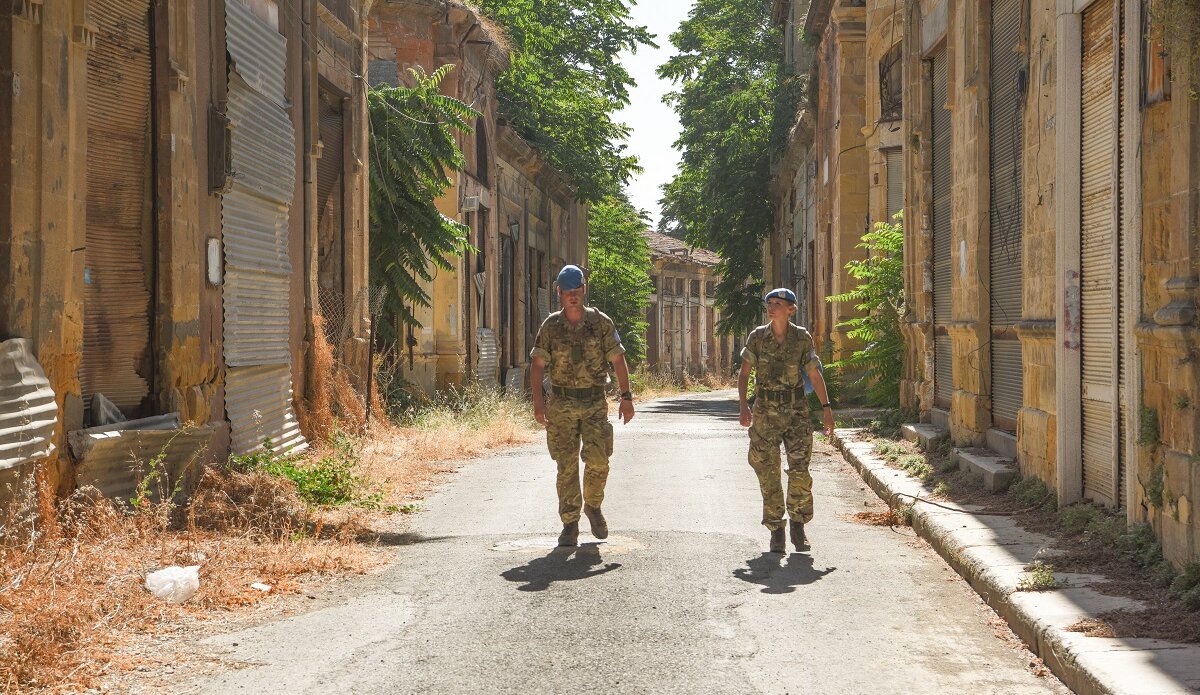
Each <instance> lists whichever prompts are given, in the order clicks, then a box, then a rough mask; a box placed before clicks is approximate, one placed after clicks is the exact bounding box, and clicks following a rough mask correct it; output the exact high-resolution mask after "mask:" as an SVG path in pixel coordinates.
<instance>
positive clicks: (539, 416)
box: [533, 407, 546, 425]
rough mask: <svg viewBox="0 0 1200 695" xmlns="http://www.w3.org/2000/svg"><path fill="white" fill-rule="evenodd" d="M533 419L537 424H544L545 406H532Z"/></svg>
mask: <svg viewBox="0 0 1200 695" xmlns="http://www.w3.org/2000/svg"><path fill="white" fill-rule="evenodd" d="M533 419H534V420H537V422H538V424H539V425H545V424H546V408H545V407H541V408H534V409H533Z"/></svg>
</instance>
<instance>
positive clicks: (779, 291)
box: [763, 287, 796, 304]
mask: <svg viewBox="0 0 1200 695" xmlns="http://www.w3.org/2000/svg"><path fill="white" fill-rule="evenodd" d="M772 297H778V298H779V299H786V300H787V301H789V302H791V303H792V304H795V303H796V293H795V292H793V291H791V290H789V289H788V288H786V287H776V288H775V289H773V290H771V291H770V292H768V293H767V296H766V297H763V301H764V302H765V301H768V300H770V299H771V298H772Z"/></svg>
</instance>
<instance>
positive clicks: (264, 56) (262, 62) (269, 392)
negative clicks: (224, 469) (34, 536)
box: [221, 0, 307, 454]
mask: <svg viewBox="0 0 1200 695" xmlns="http://www.w3.org/2000/svg"><path fill="white" fill-rule="evenodd" d="M225 22H226V36H227V41H228V49H229V55H230V57H231V58H232V62H231V64H230V68H229V120H230V123H231V125H232V128H233V133H232V140H231V143H232V156H233V170H234V184H233V187H232V189H231V190H230V191H229V193H227V194H226V195H225V196H224V198H223V199H222V202H221V215H222V232H223V237H224V244H225V287H224V292H223V300H224V307H225V321H224V353H225V364H226V366H227V371H226V375H225V410H226V413H227V416H228V418H229V423H230V430H231V432H230V436H231V439H232V448H233V451H234V453H238V454H243V453H247V452H250V451H253V450H254V449H257V448H259V447H261V446H262V445H263V442H264V440H270V442H271V446H272V448H273V449H274V451H276V452H278V453H283V452H287V451H295V450H299V449H303V448H305V447H306V446H307V444H306V442H305V441H304V437H303V436H302V435H301V434H300V427H299V423H298V422H297V420H296V415H295V412H294V411H293V409H292V398H293V393H292V382H291V366H290V365H291V351H290V349H289V335H290V317H289V309H290V298H291V272H292V269H291V262H290V260H289V257H288V210H289V207H290V206H291V202H292V197H293V195H294V191H295V182H296V146H295V133H294V132H293V129H292V122H291V120H290V118H289V117H288V114H287V111H286V110H285V109H286V108H287V101H286V96H285V87H284V68H285V65H286V60H287V52H286V51H287V40H286V39H285V38H284V37H283V36H282V35H280V34H279V32H278V31H276V30H275V29H274V28H272V27H271V26H269V25H267V24H266V23H265V22H264V21H262V20H261V19H259V18H258V17H257V16H255V15H254V14H253V13H251V11H250V10H249V9H248V8H247V7H245V6H244V5H243V4H242V3H241V2H238V1H237V0H230V1H229V2H226V3H225Z"/></svg>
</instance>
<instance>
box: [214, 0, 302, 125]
mask: <svg viewBox="0 0 1200 695" xmlns="http://www.w3.org/2000/svg"><path fill="white" fill-rule="evenodd" d="M225 42H226V48H227V49H228V50H229V56H230V58H232V59H233V64H232V65H230V67H229V69H230V70H231V71H233V70H236V71H237V73H238V74H239V75H241V76H242V79H244V80H245V81H246V83H247V84H249V85H250V86H251V87H253V88H254V90H255V91H256V92H258V93H259V94H262V95H263V96H265V97H267V98H268V99H270V100H271V101H273V102H274V103H275V105H276V106H280V107H286V106H287V105H288V98H287V91H286V87H285V83H284V80H283V76H284V74H285V69H286V67H287V39H285V38H284V37H283V35H282V34H280V33H279V31H278V30H276V29H275V28H274V27H272V26H270V25H269V24H267V23H266V22H264V21H262V20H261V19H259V18H258V17H257V16H255V15H254V13H253V12H252V11H251V10H250V8H249V7H247V6H246V5H245V4H244V2H243V0H226V2H225Z"/></svg>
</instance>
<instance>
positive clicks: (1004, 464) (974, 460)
mask: <svg viewBox="0 0 1200 695" xmlns="http://www.w3.org/2000/svg"><path fill="white" fill-rule="evenodd" d="M951 460H953V461H954V462H956V463H957V464H958V468H959V470H961V471H963V472H964V473H968V474H970V475H974V476H978V477H980V478H982V479H983V486H984V487H985V488H987V489H988V490H990V491H992V492H1003V491H1004V490H1007V489H1008V486H1009V485H1012V483H1013V482H1014V481H1015V480H1016V479H1017V475H1018V472H1017V467H1016V464H1014V463H1013V460H1012V459H1009V458H1004V457H1002V456H998V455H996V454H995V452H992V451H990V450H988V449H955V450H954V453H953V454H952V455H951Z"/></svg>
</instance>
